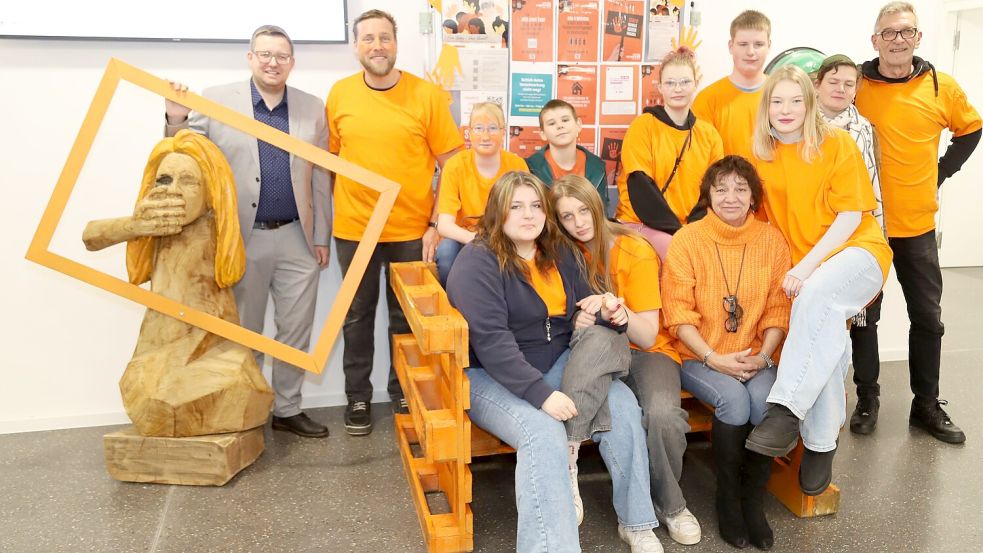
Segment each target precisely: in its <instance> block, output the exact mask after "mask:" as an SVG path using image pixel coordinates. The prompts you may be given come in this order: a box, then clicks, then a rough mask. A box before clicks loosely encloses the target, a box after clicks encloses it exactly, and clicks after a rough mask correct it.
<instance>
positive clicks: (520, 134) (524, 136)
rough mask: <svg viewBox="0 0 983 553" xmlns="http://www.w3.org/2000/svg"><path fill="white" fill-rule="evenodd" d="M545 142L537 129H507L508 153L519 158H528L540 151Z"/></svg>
mask: <svg viewBox="0 0 983 553" xmlns="http://www.w3.org/2000/svg"><path fill="white" fill-rule="evenodd" d="M545 145H546V141H545V140H543V138H542V137H541V136H540V135H539V127H509V151H510V152H512V153H513V154H515V155H517V156H519V157H529V156H531V155H533V154H535V153H536V152H537V151H539V150H542V149H543V146H545Z"/></svg>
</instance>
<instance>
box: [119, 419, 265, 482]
mask: <svg viewBox="0 0 983 553" xmlns="http://www.w3.org/2000/svg"><path fill="white" fill-rule="evenodd" d="M103 447H104V450H105V453H106V469H107V470H108V471H109V475H110V476H112V477H113V478H115V479H116V480H122V481H124V482H151V483H154V484H181V485H188V486H222V485H224V484H225V483H226V482H228V481H229V480H231V479H232V477H233V476H235V475H236V474H238V473H239V471H241V470H242V469H244V468H246V467H248V466H249V465H251V464H252V463H253V461H255V460H256V459H257V458H259V456H260V455H261V454H262V453H263V449H264V448H265V442H264V440H263V427H262V426H259V427H256V428H253V429H251V430H246V431H244V432H230V433H228V434H211V435H208V436H192V437H188V438H161V437H155V436H141V435H140V434H139V433H138V432H137V431H136V430H135V429H134V428H133V427H132V426H131V427H128V428H125V429H123V430H120V431H118V432H112V433H110V434H106V435H105V436H103Z"/></svg>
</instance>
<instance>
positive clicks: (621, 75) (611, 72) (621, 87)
mask: <svg viewBox="0 0 983 553" xmlns="http://www.w3.org/2000/svg"><path fill="white" fill-rule="evenodd" d="M600 80H601V109H600V117H599V120H600V123H601V125H627V124H629V123H631V121H632V119H634V118H635V116H636V115H637V114H638V112H639V110H638V88H639V87H638V66H637V65H602V66H601V77H600Z"/></svg>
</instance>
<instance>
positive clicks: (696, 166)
mask: <svg viewBox="0 0 983 553" xmlns="http://www.w3.org/2000/svg"><path fill="white" fill-rule="evenodd" d="M688 134H689V131H688V130H680V129H677V128H674V127H671V126H669V125H667V124H665V123H663V122H662V121H659V120H658V119H656V118H655V116H653V115H651V114H648V113H643V114H642V115H639V116H638V117H636V118H635V120H634V121H632V122H631V125H630V126H629V127H628V132H626V133H625V139H624V142H623V144H622V147H621V164H622V166H623V167H624V169H623V170H622V171H621V172H620V173H619V174H618V209H617V212H616V216H617V217H618V220H619V221H621V222H623V223H641V221H640V220H639V219H638V215H637V214H635V210H634V209H633V208H632V205H631V200H630V198H629V197H628V175H630V174H632V173H634V172H635V171H642V172H643V173H645V174H646V175H648V176H650V177H652V180H654V181H655V182H656V184H657V185H658V186H659V188H660V189H661V188H662V187H664V186H665V185H666V181H667V180H668V179H669V175H670V174H671V173H672V166H673V164H674V163H675V161H676V157H677V156H678V155H679V151H680V150H681V149H682V147H683V144H684V143H685V142H686V136H687V135H688ZM722 157H724V150H723V143H722V142H721V140H720V134H718V133H717V130H716V129H714V128H713V126H711V125H710V124H709V123H707V122H706V121H700V120H697V121H696V124H695V125H693V138H691V139H690V144H689V146H687V148H686V153H684V154H683V157H682V159H681V160H680V161H679V169H677V170H676V176H674V177H673V178H672V182H670V183H669V189H668V190H666V193H665V198H666V202H668V203H669V207H670V208H671V209H672V212H673V213H675V214H676V217H677V218H678V219H679V222H680V223H682V224H686V216H687V215H689V213H690V211H692V210H693V207H694V206H695V205H696V202H697V200H699V199H700V182H701V181H702V180H703V173H705V172H706V170H707V168H708V167H710V165H711V164H712V163H713V162H715V161H717V160H718V159H720V158H722Z"/></svg>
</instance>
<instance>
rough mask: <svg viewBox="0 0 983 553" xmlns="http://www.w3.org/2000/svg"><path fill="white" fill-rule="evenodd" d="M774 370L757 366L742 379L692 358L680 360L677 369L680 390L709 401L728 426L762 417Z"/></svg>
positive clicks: (757, 419) (757, 421)
mask: <svg viewBox="0 0 983 553" xmlns="http://www.w3.org/2000/svg"><path fill="white" fill-rule="evenodd" d="M777 373H778V369H761V370H760V371H758V372H757V373H756V374H755V375H754V376H753V377H751V378H750V379H749V380H747V381H746V382H741V381H739V380H737V379H736V378H734V377H732V376H728V375H726V374H723V373H721V372H717V371H715V370H713V369H711V368H709V367H704V366H703V363H701V362H699V361H697V360H695V359H687V360H685V361H683V368H682V371H681V372H680V378H681V380H682V385H683V389H684V390H687V391H689V393H691V394H693V395H694V396H695V397H696V399H699V400H700V401H702V402H704V403H709V404H710V405H712V406H713V408H714V410H715V411H714V416H716V417H717V418H718V419H720V422H723V423H726V424H730V425H732V426H741V425H744V424H747V423H749V422H750V423H751V424H753V425H755V426H757V425H758V423H760V422H761V419H763V418H764V417H765V411H766V410H767V409H768V404H767V403H765V400H766V399H767V398H768V392H770V391H771V387H772V385H773V384H774V383H775V377H776V376H777Z"/></svg>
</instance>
